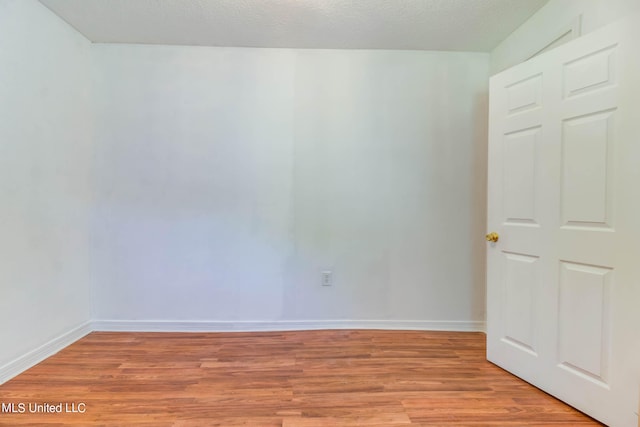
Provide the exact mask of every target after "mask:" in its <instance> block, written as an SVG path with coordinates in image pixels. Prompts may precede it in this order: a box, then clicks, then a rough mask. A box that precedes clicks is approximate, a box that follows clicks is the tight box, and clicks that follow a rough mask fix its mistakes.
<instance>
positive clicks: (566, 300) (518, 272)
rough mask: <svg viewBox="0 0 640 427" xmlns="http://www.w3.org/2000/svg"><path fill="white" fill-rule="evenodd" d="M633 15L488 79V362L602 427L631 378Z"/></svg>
mask: <svg viewBox="0 0 640 427" xmlns="http://www.w3.org/2000/svg"><path fill="white" fill-rule="evenodd" d="M639 26H640V20H639V19H638V18H637V17H636V18H634V19H631V18H630V19H628V20H626V21H624V22H619V23H616V24H613V25H610V26H608V27H606V28H603V29H602V30H599V31H597V32H595V33H592V34H589V35H587V36H584V37H581V38H579V39H577V40H574V41H572V42H570V43H568V44H566V45H564V46H561V47H559V48H557V49H554V50H552V51H550V52H547V53H544V54H542V55H540V56H538V57H536V58H533V59H532V60H530V61H528V62H525V63H523V64H520V65H518V66H516V67H513V68H511V69H509V70H506V71H504V72H502V73H500V74H498V75H496V76H494V77H493V78H492V79H491V88H490V126H489V200H488V231H489V232H496V233H497V234H498V236H499V238H498V240H497V241H496V242H492V243H488V248H487V358H488V359H489V360H490V361H492V362H494V363H496V364H497V365H499V366H501V367H503V368H504V369H506V370H508V371H510V372H512V373H514V374H515V375H518V376H520V377H521V378H523V379H525V380H526V381H529V382H530V383H532V384H534V385H536V386H538V387H540V388H541V389H543V390H545V391H547V392H548V393H550V394H552V395H554V396H556V397H558V398H560V399H562V400H564V401H566V402H567V403H569V404H570V405H573V406H575V407H576V408H578V409H580V410H582V411H583V412H585V413H587V414H589V415H591V416H593V417H594V418H596V419H598V420H600V421H602V422H604V423H606V424H608V425H611V426H622V427H626V426H629V427H630V426H636V425H637V415H636V411H637V410H638V408H637V402H638V385H639V384H640V350H639V347H640V333H639V332H638V331H640V315H639V313H640V244H639V242H640V172H639V171H640V89H639V86H640V47H638V43H640V35H639V34H638V30H636V29H635V28H637V27H639Z"/></svg>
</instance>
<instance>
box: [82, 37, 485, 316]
mask: <svg viewBox="0 0 640 427" xmlns="http://www.w3.org/2000/svg"><path fill="white" fill-rule="evenodd" d="M92 53H93V79H94V86H95V93H96V108H97V110H96V120H97V123H96V144H97V151H96V155H95V159H94V163H95V169H94V184H95V185H96V199H95V210H94V223H93V228H92V241H93V244H94V255H95V256H94V257H93V265H92V269H93V272H94V278H95V283H94V286H95V295H94V300H93V304H94V309H95V314H96V318H98V319H107V320H123V319H124V320H145V319H146V320H160V319H162V320H231V321H233V320H264V321H271V320H313V319H376V320H385V319H390V320H393V319H396V320H459V321H472V320H483V319H484V242H483V235H484V227H485V226H484V223H485V216H484V212H485V196H486V193H485V174H486V171H485V166H484V164H485V156H486V119H487V117H486V114H487V113H486V101H487V100H486V96H487V79H488V55H486V54H466V53H434V52H418V51H394V52H391V51H330V50H327V51H324V50H307V51H305V50H285V49H282V50H281V49H262V50H260V49H237V48H236V49H234V48H206V47H167V46H133V45H95V46H94V49H93V51H92ZM324 269H331V270H333V272H334V286H333V287H321V286H320V271H321V270H324Z"/></svg>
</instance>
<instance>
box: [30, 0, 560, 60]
mask: <svg viewBox="0 0 640 427" xmlns="http://www.w3.org/2000/svg"><path fill="white" fill-rule="evenodd" d="M547 1H548V0H40V2H41V3H42V4H44V5H45V6H47V7H48V8H49V9H51V10H52V11H53V12H55V13H56V14H58V15H59V16H60V17H61V18H62V19H64V20H65V21H67V22H68V23H69V24H71V25H72V26H73V27H74V28H76V29H77V30H78V31H80V32H81V33H82V34H84V35H85V36H86V37H87V38H88V39H89V40H91V41H93V42H97V43H146V44H176V45H205V46H243V47H290V48H331V49H419V50H453V51H481V52H487V51H490V50H491V49H492V48H493V47H495V46H496V45H497V44H498V43H499V42H500V41H501V40H503V39H504V38H505V37H507V36H508V35H509V34H510V33H511V32H512V31H513V30H515V29H516V28H517V27H518V26H519V25H520V24H522V23H523V22H524V21H526V20H527V18H529V17H530V16H531V15H532V14H533V13H535V12H536V11H537V10H538V9H539V8H540V7H542V6H543V5H544V4H545V3H546V2H547Z"/></svg>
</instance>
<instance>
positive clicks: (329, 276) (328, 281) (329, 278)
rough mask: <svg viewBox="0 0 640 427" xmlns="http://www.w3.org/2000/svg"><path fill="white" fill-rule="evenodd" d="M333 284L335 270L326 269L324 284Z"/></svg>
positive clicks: (323, 277)
mask: <svg viewBox="0 0 640 427" xmlns="http://www.w3.org/2000/svg"><path fill="white" fill-rule="evenodd" d="M332 285H333V272H332V271H331V270H324V271H323V272H322V286H332Z"/></svg>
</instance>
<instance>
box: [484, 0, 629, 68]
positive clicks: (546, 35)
mask: <svg viewBox="0 0 640 427" xmlns="http://www.w3.org/2000/svg"><path fill="white" fill-rule="evenodd" d="M637 11H640V1H638V0H550V1H549V2H548V3H547V4H546V5H544V6H543V7H542V8H541V9H540V10H538V12H536V13H535V14H534V15H533V16H532V17H531V18H529V19H528V20H527V21H526V22H525V23H524V24H522V25H521V26H520V27H519V28H518V29H517V30H516V31H514V32H513V33H512V34H511V35H510V36H509V37H507V38H506V39H505V40H503V41H502V42H501V43H500V44H499V45H498V46H496V47H495V49H493V51H492V52H491V74H495V73H497V72H500V71H502V70H505V69H507V68H509V67H511V66H513V65H516V64H519V63H520V62H523V61H525V60H526V59H528V58H529V57H531V56H532V55H533V54H535V53H536V52H537V51H539V50H540V49H543V48H544V47H545V46H547V45H548V44H549V43H551V42H553V41H554V40H555V39H556V38H558V37H559V36H560V35H562V34H563V33H564V32H566V31H567V30H568V29H570V28H572V27H575V25H574V24H575V22H576V20H578V19H580V21H581V24H580V27H581V34H587V33H590V32H591V31H593V30H596V29H598V28H600V27H602V26H604V25H606V24H609V23H611V22H613V21H615V20H617V19H620V18H622V17H625V16H628V15H629V14H631V13H634V12H637ZM568 39H570V37H569V38H565V40H568Z"/></svg>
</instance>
